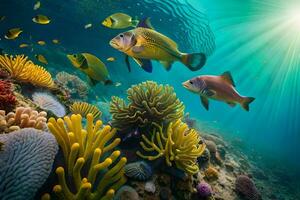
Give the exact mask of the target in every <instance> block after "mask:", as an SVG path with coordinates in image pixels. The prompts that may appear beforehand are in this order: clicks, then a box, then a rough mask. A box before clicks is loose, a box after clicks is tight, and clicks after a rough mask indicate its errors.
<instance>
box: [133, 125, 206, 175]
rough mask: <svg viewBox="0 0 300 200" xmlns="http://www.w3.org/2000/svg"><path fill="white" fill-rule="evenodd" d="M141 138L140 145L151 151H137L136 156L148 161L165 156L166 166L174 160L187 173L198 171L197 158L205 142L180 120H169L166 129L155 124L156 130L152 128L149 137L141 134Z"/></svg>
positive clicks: (203, 148)
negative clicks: (146, 153) (143, 152)
mask: <svg viewBox="0 0 300 200" xmlns="http://www.w3.org/2000/svg"><path fill="white" fill-rule="evenodd" d="M142 140H143V141H141V142H140V145H141V147H142V148H143V149H144V150H145V152H151V153H150V155H145V154H142V153H141V152H140V151H137V155H138V156H140V157H142V158H144V159H148V160H150V161H151V160H155V159H158V158H160V157H165V161H166V164H167V165H168V166H172V163H173V162H174V163H175V165H176V167H177V168H179V169H182V170H184V171H185V172H187V173H188V174H195V173H197V172H198V171H199V167H198V165H197V158H198V157H199V156H201V155H202V153H203V152H204V150H205V144H204V143H202V142H201V138H200V135H199V134H198V133H197V131H195V130H194V129H189V128H188V126H187V124H186V123H182V122H181V120H177V121H175V122H171V123H170V124H169V126H168V128H167V130H166V131H163V127H161V126H158V125H157V130H155V129H154V130H153V133H152V134H151V139H148V138H147V137H146V136H145V135H142ZM155 154H156V155H155Z"/></svg>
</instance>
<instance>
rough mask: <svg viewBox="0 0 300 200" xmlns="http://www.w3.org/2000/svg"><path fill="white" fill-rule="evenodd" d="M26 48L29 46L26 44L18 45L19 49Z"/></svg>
mask: <svg viewBox="0 0 300 200" xmlns="http://www.w3.org/2000/svg"><path fill="white" fill-rule="evenodd" d="M28 46H29V45H28V44H26V43H22V44H20V45H19V47H20V48H25V47H28Z"/></svg>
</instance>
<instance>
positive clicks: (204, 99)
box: [200, 96, 209, 110]
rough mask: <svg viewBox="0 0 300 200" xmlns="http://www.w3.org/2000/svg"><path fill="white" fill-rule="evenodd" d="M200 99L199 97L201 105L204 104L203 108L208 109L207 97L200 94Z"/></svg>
mask: <svg viewBox="0 0 300 200" xmlns="http://www.w3.org/2000/svg"><path fill="white" fill-rule="evenodd" d="M200 99H201V103H202V105H203V106H204V108H205V109H206V110H209V102H208V98H207V97H204V96H200Z"/></svg>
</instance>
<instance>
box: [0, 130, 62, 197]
mask: <svg viewBox="0 0 300 200" xmlns="http://www.w3.org/2000/svg"><path fill="white" fill-rule="evenodd" d="M0 141H1V142H2V143H3V147H2V151H0V191H1V192H0V199H2V200H9V199H33V198H34V195H35V193H36V192H37V190H38V189H39V188H40V187H41V186H42V185H43V183H44V182H45V181H46V179H47V178H48V176H49V174H50V172H51V168H52V164H53V162H54V158H55V155H56V153H57V151H58V145H57V142H56V140H55V138H54V136H53V135H52V134H50V133H48V132H44V131H40V130H37V129H33V128H24V129H21V130H18V131H14V132H12V133H10V134H1V135H0Z"/></svg>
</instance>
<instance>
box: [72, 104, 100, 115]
mask: <svg viewBox="0 0 300 200" xmlns="http://www.w3.org/2000/svg"><path fill="white" fill-rule="evenodd" d="M70 111H71V112H72V113H73V114H80V115H81V116H86V115H87V114H89V113H91V114H93V116H94V118H95V119H97V118H100V117H101V115H102V113H101V111H100V110H99V109H98V108H97V106H94V105H92V104H89V103H86V102H74V103H73V104H72V105H71V106H70Z"/></svg>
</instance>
